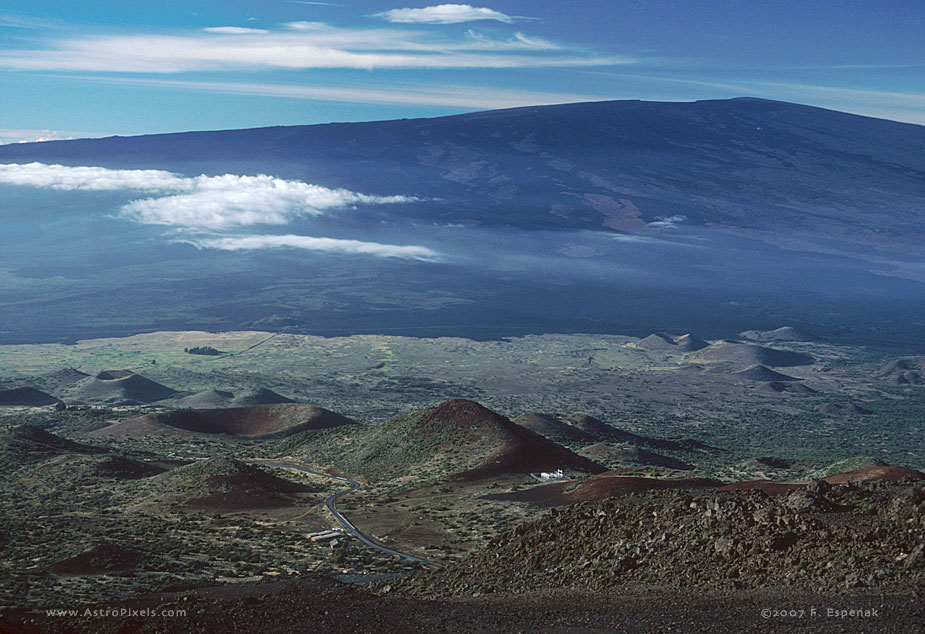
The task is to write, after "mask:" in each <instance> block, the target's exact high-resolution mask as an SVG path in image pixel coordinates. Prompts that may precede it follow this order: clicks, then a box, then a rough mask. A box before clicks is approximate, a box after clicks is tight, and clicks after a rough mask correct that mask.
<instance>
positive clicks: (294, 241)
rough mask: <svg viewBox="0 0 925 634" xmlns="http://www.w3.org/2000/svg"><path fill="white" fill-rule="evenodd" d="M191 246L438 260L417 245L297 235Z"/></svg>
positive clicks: (206, 240)
mask: <svg viewBox="0 0 925 634" xmlns="http://www.w3.org/2000/svg"><path fill="white" fill-rule="evenodd" d="M183 242H187V243H189V244H192V245H193V246H196V247H200V248H207V249H222V250H225V251H244V250H252V249H273V248H286V247H288V248H294V249H307V250H310V251H328V252H334V253H350V254H359V255H375V256H379V257H386V258H404V259H411V260H438V259H439V256H438V254H437V252H436V251H434V250H432V249H428V248H427V247H420V246H401V245H396V244H381V243H379V242H363V241H361V240H340V239H337V238H313V237H311V236H298V235H282V236H267V235H247V236H229V237H223V238H203V239H196V240H183Z"/></svg>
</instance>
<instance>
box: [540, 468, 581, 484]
mask: <svg viewBox="0 0 925 634" xmlns="http://www.w3.org/2000/svg"><path fill="white" fill-rule="evenodd" d="M530 475H531V476H532V477H533V479H535V480H539V481H540V482H564V481H566V480H571V478H570V477H568V476H567V475H565V474H564V473H562V469H556V470H555V471H552V472H549V471H543V472H542V473H531V474H530Z"/></svg>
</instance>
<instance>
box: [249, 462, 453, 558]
mask: <svg viewBox="0 0 925 634" xmlns="http://www.w3.org/2000/svg"><path fill="white" fill-rule="evenodd" d="M251 462H252V463H253V464H262V465H266V466H268V467H279V468H281V469H291V470H292V471H299V472H301V473H307V474H309V475H313V476H318V477H319V478H327V479H328V480H335V481H336V482H343V483H344V484H346V485H347V486H349V487H350V488H348V489H344V490H343V491H338V492H337V493H335V494H334V495H331V496H328V497H327V498H326V499H325V501H324V506H325V508H327V509H328V511H330V513H331V515H333V516H334V519H335V520H337V523H338V524H340V525H341V526H342V527H343V528H344V530H345V531H347V534H348V535H350V536H351V537H353V538H355V539H357V540H359V541H361V542H363V543H364V544H366V545H367V546H369V547H370V548H375V549H376V550H380V551H382V552H384V553H388V554H390V555H395V556H396V557H401V558H402V559H405V560H407V561H413V562H415V563H419V564H421V565H424V566H430V567H432V568H439V567H440V564H437V563H434V562H433V561H428V560H426V559H421V558H420V557H415V556H414V555H409V554H408V553H403V552H400V551H398V550H393V549H391V548H388V547H387V546H383V545H382V544H379V543H377V542H375V541H373V540H372V539H370V538H369V537H367V536H366V535H364V534H363V533H361V532H360V531H359V530H358V529H357V527H356V526H354V525H353V524H352V523H351V522H350V520H348V519H347V518H346V517H344V514H343V513H341V512H340V511H338V510H337V507H336V506H335V503H336V502H337V499H338V498H339V497H340V496H342V495H347V494H348V493H353V492H354V491H356V490H358V489H359V488H360V483H359V482H356V481H354V480H351V479H349V478H341V477H338V476H332V475H330V474H327V473H321V472H319V471H313V470H311V469H308V468H307V467H303V466H302V465H299V464H295V463H293V462H284V461H280V460H252V461H251Z"/></svg>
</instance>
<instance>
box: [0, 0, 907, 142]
mask: <svg viewBox="0 0 925 634" xmlns="http://www.w3.org/2000/svg"><path fill="white" fill-rule="evenodd" d="M923 33H925V3H923V2H921V0H876V1H873V0H871V1H858V0H855V1H851V0H842V1H837V2H836V1H834V0H813V1H811V2H807V1H806V0H736V1H732V0H709V1H699V0H688V1H683V2H682V1H679V0H486V1H485V2H476V3H474V4H471V5H469V4H450V5H446V4H444V5H440V4H438V3H434V2H431V3H428V2H426V1H424V2H409V1H408V0H397V1H395V2H391V1H373V0H340V1H339V2H334V1H332V2H305V1H296V0H259V1H249V0H240V1H224V0H223V1H221V2H218V1H211V2H205V1H184V2H181V1H178V0H159V1H156V2H140V1H131V0H118V1H115V0H79V1H77V0H74V1H68V0H64V1H61V0H58V1H50V0H5V1H0V77H2V80H0V81H2V83H0V142H16V141H22V140H36V139H42V138H70V137H81V136H105V135H111V134H123V135H128V134H144V133H152V132H170V131H181V130H205V129H222V128H240V127H257V126H265V125H288V124H304V123H321V122H327V121H357V120H374V119H387V118H398V117H422V116H438V115H444V114H452V113H458V112H467V111H472V110H480V109H488V108H499V107H510V106H518V105H530V104H542V103H562V102H569V101H586V100H602V99H652V100H667V101H689V100H695V99H714V98H728V97H736V96H744V95H751V96H757V97H764V98H769V99H780V100H784V101H794V102H799V103H806V104H812V105H818V106H822V107H826V108H833V109H837V110H844V111H847V112H855V113H859V114H867V115H871V116H877V117H883V118H889V119H895V120H899V121H910V122H915V123H919V124H925V37H923V36H922V34H923Z"/></svg>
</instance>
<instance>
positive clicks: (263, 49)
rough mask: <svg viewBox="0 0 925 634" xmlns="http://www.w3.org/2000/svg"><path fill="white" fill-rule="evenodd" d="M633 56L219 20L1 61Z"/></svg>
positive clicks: (335, 63) (101, 68)
mask: <svg viewBox="0 0 925 634" xmlns="http://www.w3.org/2000/svg"><path fill="white" fill-rule="evenodd" d="M634 61H635V60H633V59H630V58H621V57H615V56H605V55H597V54H594V53H588V52H586V51H579V50H569V49H566V48H564V47H561V46H559V45H557V44H554V43H552V42H550V41H548V40H544V39H542V38H536V37H531V36H528V35H525V34H523V33H516V34H515V35H513V36H512V37H509V38H500V39H499V38H489V37H486V36H482V35H478V34H475V33H474V32H471V31H470V32H469V33H468V34H467V35H464V36H463V37H457V36H448V35H445V34H439V33H432V32H424V31H420V30H415V29H408V28H395V27H383V28H340V27H334V26H331V25H328V24H325V23H320V22H290V23H287V24H284V25H282V26H281V27H278V28H276V29H273V30H265V29H253V28H246V27H237V26H216V27H209V28H207V29H204V30H198V31H192V32H188V33H184V34H175V35H163V34H130V35H117V36H112V35H108V36H86V37H80V38H62V39H57V40H52V41H50V42H48V43H46V44H45V46H44V47H33V48H28V49H7V50H3V51H0V68H7V69H15V70H56V71H67V72H74V71H87V72H129V73H156V74H167V73H180V72H193V71H231V70H261V69H269V70H298V69H312V68H341V69H365V70H374V69H390V68H391V69H418V68H420V69H426V68H432V69H450V68H555V67H585V66H587V67H590V66H605V65H616V64H629V63H633V62H634Z"/></svg>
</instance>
